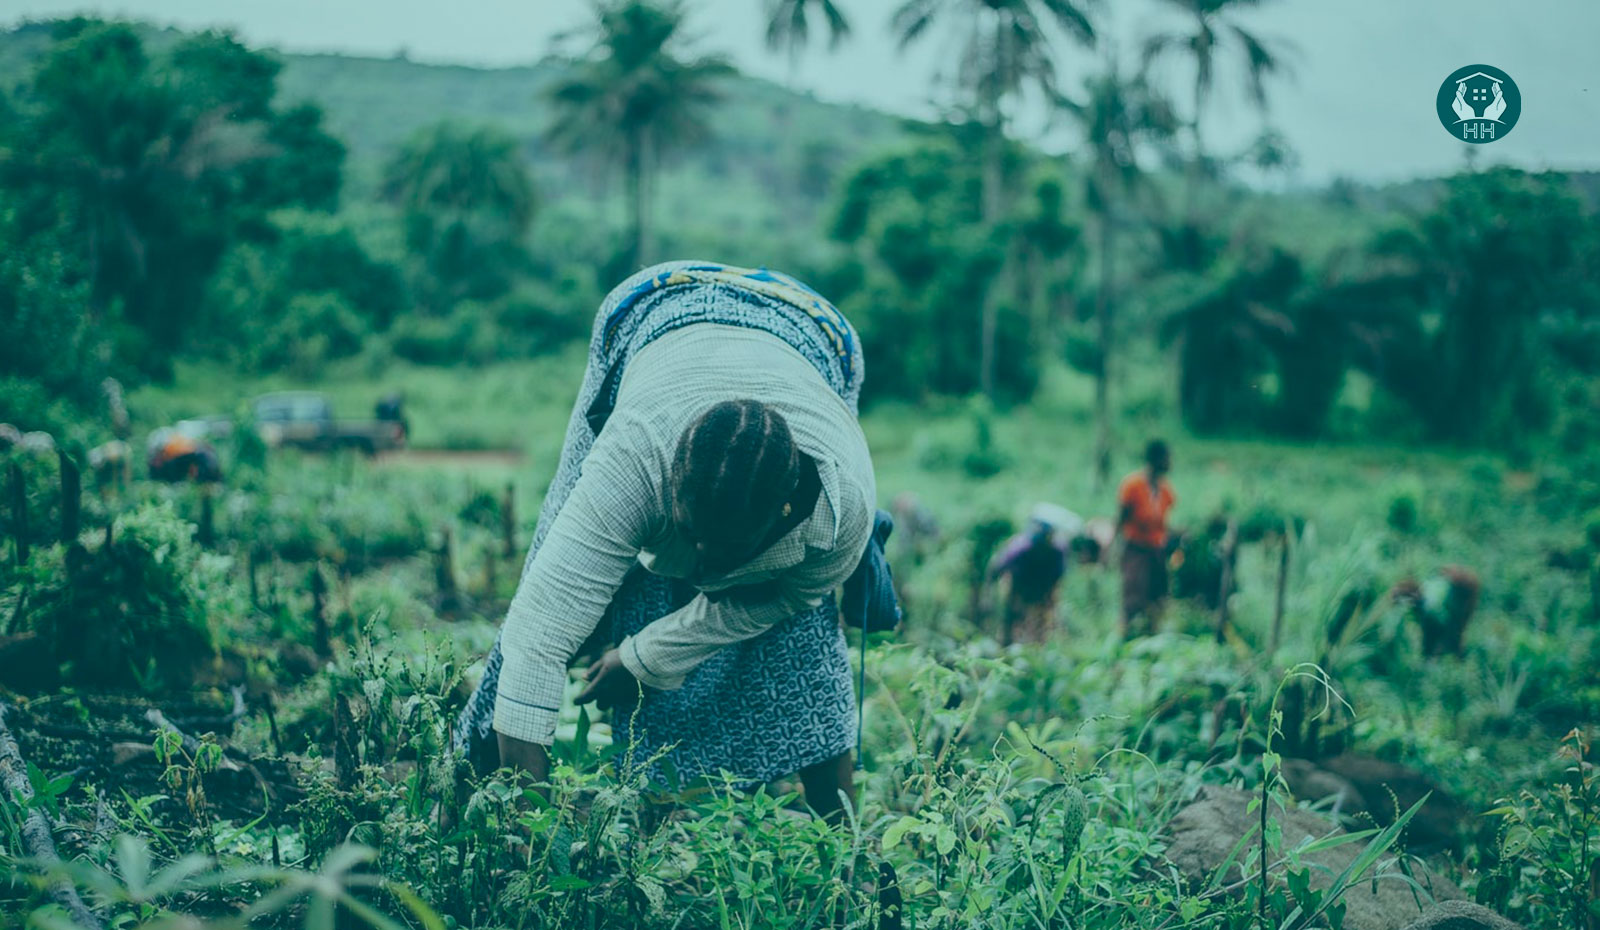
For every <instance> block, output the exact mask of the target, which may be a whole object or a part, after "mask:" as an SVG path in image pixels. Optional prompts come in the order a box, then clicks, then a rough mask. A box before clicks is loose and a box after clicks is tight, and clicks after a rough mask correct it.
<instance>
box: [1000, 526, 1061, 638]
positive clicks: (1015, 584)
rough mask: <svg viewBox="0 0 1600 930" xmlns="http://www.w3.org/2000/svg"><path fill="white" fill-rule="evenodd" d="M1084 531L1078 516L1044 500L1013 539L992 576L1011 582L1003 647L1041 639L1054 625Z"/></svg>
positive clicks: (1001, 552)
mask: <svg viewBox="0 0 1600 930" xmlns="http://www.w3.org/2000/svg"><path fill="white" fill-rule="evenodd" d="M1082 529H1083V520H1082V519H1081V518H1079V517H1078V515H1077V514H1075V513H1073V512H1072V511H1070V510H1067V509H1065V508H1062V507H1057V506H1055V505H1054V504H1039V505H1037V506H1035V507H1034V508H1033V510H1032V511H1031V512H1030V513H1029V514H1028V525H1027V527H1026V528H1024V529H1023V531H1022V532H1020V533H1018V534H1017V535H1015V536H1013V537H1011V538H1010V539H1009V540H1007V541H1006V544H1005V545H1004V546H1002V547H1001V549H1000V551H999V552H998V553H996V554H995V557H994V561H993V562H992V563H990V565H989V578H990V580H992V581H998V580H1000V579H1002V578H1004V579H1006V580H1007V581H1008V582H1009V588H1010V590H1009V591H1007V592H1006V610H1005V619H1004V621H1003V628H1002V630H1001V645H1005V646H1009V645H1011V644H1012V643H1042V642H1044V641H1045V640H1046V639H1048V638H1049V636H1050V634H1051V633H1052V632H1053V631H1054V629H1055V619H1056V592H1057V591H1058V590H1059V588H1060V586H1061V579H1062V578H1063V577H1065V576H1066V574H1067V554H1068V550H1069V546H1070V544H1071V541H1072V540H1073V539H1075V538H1076V537H1077V536H1078V534H1079V533H1080V532H1081V531H1082Z"/></svg>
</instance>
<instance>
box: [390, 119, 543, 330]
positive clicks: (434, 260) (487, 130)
mask: <svg viewBox="0 0 1600 930" xmlns="http://www.w3.org/2000/svg"><path fill="white" fill-rule="evenodd" d="M382 195H383V198H384V199H385V200H387V201H388V202H389V203H391V204H393V205H394V206H396V207H398V208H399V209H400V211H401V213H402V214H403V215H404V217H405V226H406V244H407V246H408V247H409V248H410V249H411V251H412V252H413V253H415V254H416V255H417V256H419V257H420V258H421V259H422V262H423V264H424V266H425V267H426V268H427V271H428V273H429V274H428V277H429V281H428V282H427V283H428V287H426V288H425V290H426V291H427V292H428V294H427V296H426V299H425V302H426V303H428V304H430V305H431V306H433V308H434V309H435V310H445V309H448V308H449V305H450V304H453V303H454V302H455V301H457V300H460V299H463V298H468V297H472V298H477V299H486V298H490V297H494V296H498V295H499V294H500V293H503V292H504V290H505V289H506V288H507V287H509V284H510V278H511V275H512V273H514V272H515V270H516V265H517V264H518V263H519V261H520V260H521V259H522V258H524V257H525V254H526V253H525V252H524V251H523V243H522V239H523V237H524V236H525V235H527V232H528V227H529V226H530V225H531V224H532V222H533V215H534V210H535V208H536V206H537V198H536V197H535V194H534V189H533V181H532V180H531V179H530V178H529V177H528V168H527V165H526V163H525V161H524V159H523V155H522V152H521V149H520V147H519V146H518V144H517V140H516V139H514V138H512V137H511V136H510V135H508V134H506V133H505V132H504V131H502V130H499V129H495V128H492V127H487V126H485V127H466V126H461V125H458V124H454V123H449V122H444V123H439V124H436V125H434V126H431V127H428V128H426V129H423V130H422V131H420V132H419V133H417V134H416V135H415V136H413V137H412V138H411V139H410V140H409V141H408V142H407V143H406V144H405V145H404V146H402V147H401V149H400V151H399V152H398V153H397V154H396V155H395V157H394V158H393V160H391V161H390V162H389V164H388V166H387V168H386V169H385V171H384V178H383V188H382Z"/></svg>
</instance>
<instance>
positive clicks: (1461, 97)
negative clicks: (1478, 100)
mask: <svg viewBox="0 0 1600 930" xmlns="http://www.w3.org/2000/svg"><path fill="white" fill-rule="evenodd" d="M1498 89H1499V88H1496V90H1498ZM1450 109H1452V110H1454V111H1456V122H1458V123H1459V122H1461V121H1463V120H1469V119H1476V118H1477V116H1478V114H1476V113H1474V112H1472V107H1471V105H1469V104H1468V103H1467V85H1465V84H1457V85H1456V99H1454V100H1452V101H1450Z"/></svg>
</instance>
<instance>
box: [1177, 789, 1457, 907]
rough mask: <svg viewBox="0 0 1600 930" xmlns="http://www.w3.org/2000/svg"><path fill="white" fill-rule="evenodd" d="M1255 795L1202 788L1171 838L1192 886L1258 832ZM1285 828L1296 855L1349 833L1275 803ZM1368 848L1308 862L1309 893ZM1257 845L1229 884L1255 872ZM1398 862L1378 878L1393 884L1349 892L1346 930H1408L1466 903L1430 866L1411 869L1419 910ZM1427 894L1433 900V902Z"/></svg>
mask: <svg viewBox="0 0 1600 930" xmlns="http://www.w3.org/2000/svg"><path fill="white" fill-rule="evenodd" d="M1254 797H1256V796H1255V795H1253V794H1251V793H1249V792H1246V791H1240V790H1238V789H1237V788H1223V787H1218V786H1214V785H1208V786H1206V787H1205V788H1202V789H1201V791H1200V794H1199V795H1197V796H1196V798H1195V800H1194V801H1193V802H1192V803H1190V804H1189V805H1188V806H1187V807H1185V808H1184V809H1183V810H1181V811H1179V812H1178V814H1177V815H1176V816H1175V817H1173V818H1172V820H1171V821H1170V822H1168V824H1167V829H1166V833H1167V836H1168V837H1169V843H1168V847H1167V858H1168V859H1170V860H1172V862H1173V864H1174V865H1176V866H1177V867H1178V869H1179V870H1180V871H1181V872H1182V873H1183V875H1184V876H1185V877H1186V878H1188V879H1189V880H1191V881H1193V882H1205V881H1207V880H1209V879H1210V877H1211V875H1212V873H1213V872H1215V871H1216V870H1217V869H1218V868H1219V867H1220V866H1221V865H1222V864H1223V863H1224V862H1226V861H1227V859H1228V857H1229V856H1230V855H1232V854H1233V851H1234V848H1235V847H1237V846H1238V845H1239V841H1240V839H1241V838H1242V837H1244V836H1245V834H1246V833H1248V832H1249V831H1250V829H1251V827H1252V826H1254V825H1256V824H1258V823H1259V822H1260V817H1261V812H1260V810H1255V811H1252V810H1250V801H1251V800H1252V799H1253V798H1254ZM1269 816H1270V817H1272V818H1274V819H1276V820H1277V821H1278V823H1279V824H1281V825H1282V828H1283V848H1284V849H1285V850H1289V849H1293V848H1295V847H1296V846H1299V845H1300V844H1302V843H1304V842H1307V841H1309V840H1313V839H1320V838H1321V837H1324V836H1329V835H1331V834H1340V833H1344V832H1346V831H1345V830H1344V828H1342V827H1340V826H1338V825H1337V824H1335V823H1333V822H1332V821H1329V820H1325V819H1323V818H1322V817H1321V816H1319V815H1317V814H1315V813H1313V812H1311V811H1308V810H1305V809H1303V808H1297V807H1291V808H1288V809H1284V808H1282V807H1280V806H1278V805H1277V804H1276V803H1275V804H1274V805H1273V807H1272V809H1271V810H1270V811H1269ZM1365 846H1366V844H1365V843H1361V842H1354V843H1345V844H1343V845H1340V846H1335V847H1333V848H1331V849H1325V850H1323V851H1321V852H1318V853H1314V854H1312V855H1310V856H1306V857H1304V861H1305V862H1306V863H1307V864H1308V865H1310V866H1311V868H1310V880H1311V887H1313V888H1315V889H1318V890H1325V889H1327V888H1328V887H1329V886H1331V885H1332V884H1333V881H1334V877H1335V876H1337V875H1339V874H1340V873H1342V872H1343V871H1344V870H1345V868H1346V867H1347V866H1349V865H1350V864H1351V863H1352V862H1354V861H1355V859H1356V857H1358V856H1359V855H1360V854H1361V851H1362V850H1363V849H1364V848H1365ZM1260 849H1261V847H1260V846H1259V838H1252V839H1251V841H1250V842H1249V843H1247V844H1245V847H1244V848H1243V849H1242V850H1241V851H1240V853H1239V855H1238V856H1237V857H1236V858H1235V859H1234V862H1233V864H1232V865H1231V866H1230V869H1229V872H1228V874H1227V875H1226V876H1225V877H1224V879H1225V880H1227V881H1237V880H1239V879H1241V878H1243V877H1244V876H1245V875H1246V874H1247V869H1246V868H1241V864H1243V863H1248V866H1249V867H1248V871H1251V872H1253V871H1254V866H1255V865H1256V863H1258V862H1259V861H1260V860H1259V856H1260ZM1392 859H1393V857H1392V856H1390V857H1385V858H1384V859H1382V860H1380V861H1379V866H1378V870H1379V872H1380V874H1391V875H1393V876H1394V877H1392V878H1383V879H1380V880H1379V881H1378V882H1377V884H1376V890H1374V884H1373V882H1372V880H1371V878H1372V876H1371V874H1370V873H1369V874H1367V875H1365V876H1362V879H1363V880H1361V881H1357V882H1354V883H1353V884H1352V885H1351V886H1350V887H1349V888H1347V889H1346V890H1345V893H1344V902H1345V916H1344V928H1345V930H1405V928H1407V927H1409V926H1410V925H1411V924H1412V923H1413V922H1415V921H1416V920H1418V919H1420V918H1421V917H1423V915H1424V911H1425V910H1426V909H1427V908H1428V907H1429V906H1431V905H1432V904H1433V903H1434V901H1454V900H1459V899H1461V898H1462V897H1463V895H1462V893H1461V889H1460V888H1458V887H1456V885H1455V883H1454V882H1451V881H1450V880H1449V879H1447V878H1445V877H1444V876H1442V875H1439V874H1437V873H1435V872H1434V871H1433V870H1431V869H1429V868H1428V867H1427V866H1426V865H1425V864H1423V863H1420V862H1416V863H1412V874H1413V876H1414V877H1415V879H1416V881H1417V882H1418V883H1419V884H1421V885H1422V887H1423V888H1424V889H1425V893H1423V894H1421V895H1420V897H1421V903H1420V905H1419V903H1418V901H1417V898H1416V897H1414V896H1413V895H1412V889H1411V887H1410V886H1409V885H1408V884H1407V883H1406V881H1405V880H1404V879H1403V878H1402V877H1401V876H1400V874H1399V870H1398V869H1397V868H1396V867H1395V865H1394V864H1393V862H1392ZM1429 893H1431V896H1432V899H1433V900H1429Z"/></svg>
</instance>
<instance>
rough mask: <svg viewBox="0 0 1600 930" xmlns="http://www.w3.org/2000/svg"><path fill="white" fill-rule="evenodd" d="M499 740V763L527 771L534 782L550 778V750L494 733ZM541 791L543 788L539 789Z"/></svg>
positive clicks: (538, 782)
mask: <svg viewBox="0 0 1600 930" xmlns="http://www.w3.org/2000/svg"><path fill="white" fill-rule="evenodd" d="M495 735H496V736H497V737H498V738H499V740H500V764H501V765H506V766H510V767H511V768H513V769H516V770H517V771H520V772H527V773H528V777H529V779H530V780H531V781H533V782H534V783H535V784H540V783H543V782H545V781H547V780H548V779H549V778H550V751H549V750H547V749H545V748H544V747H543V746H541V745H539V744H538V743H529V742H526V741H524V740H520V739H516V738H515V737H511V736H507V735H505V734H504V733H497V734H495ZM540 793H543V789H541V790H540Z"/></svg>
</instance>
